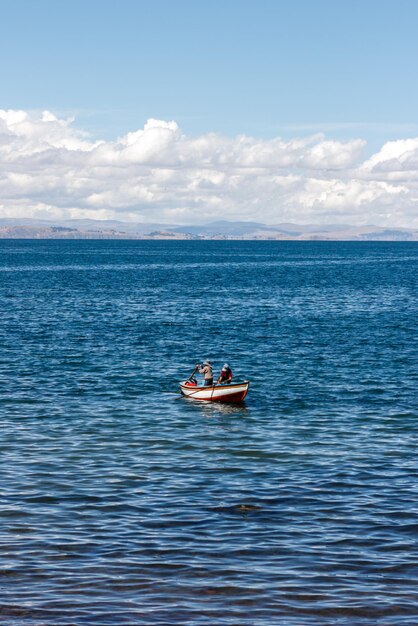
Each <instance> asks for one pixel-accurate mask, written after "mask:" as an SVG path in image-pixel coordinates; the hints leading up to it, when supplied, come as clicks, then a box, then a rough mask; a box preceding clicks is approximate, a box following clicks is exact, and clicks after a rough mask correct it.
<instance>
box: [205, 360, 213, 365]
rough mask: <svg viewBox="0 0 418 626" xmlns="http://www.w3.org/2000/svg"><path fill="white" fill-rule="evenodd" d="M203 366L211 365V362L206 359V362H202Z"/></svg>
mask: <svg viewBox="0 0 418 626" xmlns="http://www.w3.org/2000/svg"><path fill="white" fill-rule="evenodd" d="M203 365H212V361H209V359H206V361H203Z"/></svg>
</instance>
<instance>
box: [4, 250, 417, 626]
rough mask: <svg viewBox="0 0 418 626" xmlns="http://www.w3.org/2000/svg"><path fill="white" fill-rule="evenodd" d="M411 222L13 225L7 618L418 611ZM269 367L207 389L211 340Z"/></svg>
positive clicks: (49, 621) (237, 363)
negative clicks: (376, 238)
mask: <svg viewBox="0 0 418 626" xmlns="http://www.w3.org/2000/svg"><path fill="white" fill-rule="evenodd" d="M417 268H418V246H417V244H414V243H366V242H364V243H330V242H244V241H238V242H226V241H219V242H215V241H213V242H212V241H207V242H204V241H202V242H191V241H185V242H174V241H167V242H156V241H132V242H127V241H125V242H123V241H17V240H16V241H11V240H10V241H1V242H0V307H1V311H0V314H1V318H0V319H1V323H0V338H1V346H2V348H1V352H0V390H1V396H0V427H1V433H0V498H1V508H0V623H4V624H7V625H13V626H17V625H19V626H20V625H32V626H34V625H36V626H41V625H42V626H59V625H67V626H68V625H75V624H77V625H78V624H80V625H84V624H94V625H103V626H105V625H112V626H119V625H123V624H131V625H132V624H147V625H148V624H149V625H153V624H159V625H160V624H164V625H180V624H181V625H186V624H187V625H199V626H200V625H211V626H218V625H219V626H223V625H230V626H249V625H251V626H267V625H269V626H270V625H271V624H280V625H289V626H304V625H311V624H321V625H322V624H324V625H328V624H329V625H342V624H344V625H347V626H352V625H354V624H370V625H375V624H379V625H394V626H398V625H403V624H408V625H416V624H417V623H418V585H417V582H418V455H417V443H418V420H417V418H418V412H417V382H418V375H417V362H418V358H417V357H418V350H417V341H416V340H417V337H416V330H417V326H416V325H417V308H418V307H417V301H418V293H417V278H418V272H417ZM204 358H211V359H212V360H213V361H214V362H215V363H216V369H218V368H220V367H221V366H222V364H223V362H224V361H225V360H228V361H229V362H230V364H231V366H232V369H233V372H234V374H235V377H236V378H248V379H250V380H251V387H250V392H249V395H248V397H247V399H246V401H245V404H243V405H235V406H234V405H219V404H210V403H198V402H193V401H190V400H186V399H184V398H182V397H180V396H179V394H178V381H179V380H181V379H184V378H185V377H187V376H188V375H189V374H190V373H191V371H192V370H193V368H194V364H195V363H196V362H197V361H201V360H202V359H204Z"/></svg>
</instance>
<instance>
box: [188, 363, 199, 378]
mask: <svg viewBox="0 0 418 626" xmlns="http://www.w3.org/2000/svg"><path fill="white" fill-rule="evenodd" d="M198 369H199V366H198V365H196V367H195V368H194V370H193V372H192V373H191V374H190V376H189V378H188V379H187V380H191V379H192V378H193V376H194V375H195V374H196V372H197V370H198Z"/></svg>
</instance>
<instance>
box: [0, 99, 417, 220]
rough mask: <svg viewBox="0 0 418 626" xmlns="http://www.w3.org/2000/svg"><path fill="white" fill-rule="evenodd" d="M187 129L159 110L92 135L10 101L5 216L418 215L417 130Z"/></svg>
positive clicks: (5, 116)
mask: <svg viewBox="0 0 418 626" xmlns="http://www.w3.org/2000/svg"><path fill="white" fill-rule="evenodd" d="M364 147H365V141H364V140H362V139H353V140H351V141H346V142H340V141H333V140H330V139H327V138H325V137H324V136H323V135H322V134H315V135H313V136H311V137H308V138H306V137H305V138H295V139H292V140H289V141H284V140H282V139H280V138H276V139H271V140H259V139H255V138H252V137H247V136H238V137H234V138H231V137H225V136H222V135H220V134H216V133H209V134H206V135H201V136H199V137H189V136H186V135H185V134H184V133H182V131H181V130H180V129H179V127H178V125H177V124H176V122H174V121H160V120H154V119H150V120H148V122H147V123H146V124H145V125H144V128H143V129H140V130H136V131H132V132H129V133H127V134H126V135H124V136H123V137H120V138H118V139H117V140H116V141H91V140H90V138H89V137H88V136H87V135H86V134H85V133H82V132H80V131H79V130H77V129H76V127H75V126H74V120H73V119H59V118H57V117H56V116H55V115H53V114H52V113H50V112H48V111H45V112H43V113H42V114H41V115H34V114H31V113H28V112H25V111H0V216H2V217H6V216H7V217H14V216H18V217H23V216H25V217H43V218H45V217H49V218H54V217H55V218H64V217H90V218H96V219H110V218H118V219H129V220H137V221H149V222H151V221H153V222H155V221H165V222H171V223H172V222H178V223H188V222H193V221H196V222H205V221H210V220H212V219H219V218H222V219H244V220H245V219H248V220H254V219H256V220H259V221H265V222H267V223H278V222H281V221H294V222H298V223H304V222H305V223H306V222H313V223H321V222H324V221H327V222H335V223H352V224H354V225H364V224H368V223H374V224H377V225H382V226H384V225H398V226H418V217H417V201H418V187H417V183H418V139H416V138H415V139H408V140H402V141H396V142H388V143H386V144H385V145H384V146H383V147H382V148H381V150H380V151H379V152H377V153H376V154H374V155H373V156H371V157H370V158H369V159H368V160H366V161H365V162H362V161H361V156H362V151H363V149H364Z"/></svg>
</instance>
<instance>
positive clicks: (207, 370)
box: [196, 360, 213, 387]
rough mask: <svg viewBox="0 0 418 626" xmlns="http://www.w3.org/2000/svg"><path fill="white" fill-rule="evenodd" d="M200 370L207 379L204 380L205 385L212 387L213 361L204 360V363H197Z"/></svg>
mask: <svg viewBox="0 0 418 626" xmlns="http://www.w3.org/2000/svg"><path fill="white" fill-rule="evenodd" d="M196 367H197V368H198V370H199V374H203V375H204V378H205V381H204V383H203V384H204V386H205V387H211V386H212V385H213V369H212V362H211V361H208V360H206V361H203V365H197V366H196Z"/></svg>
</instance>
